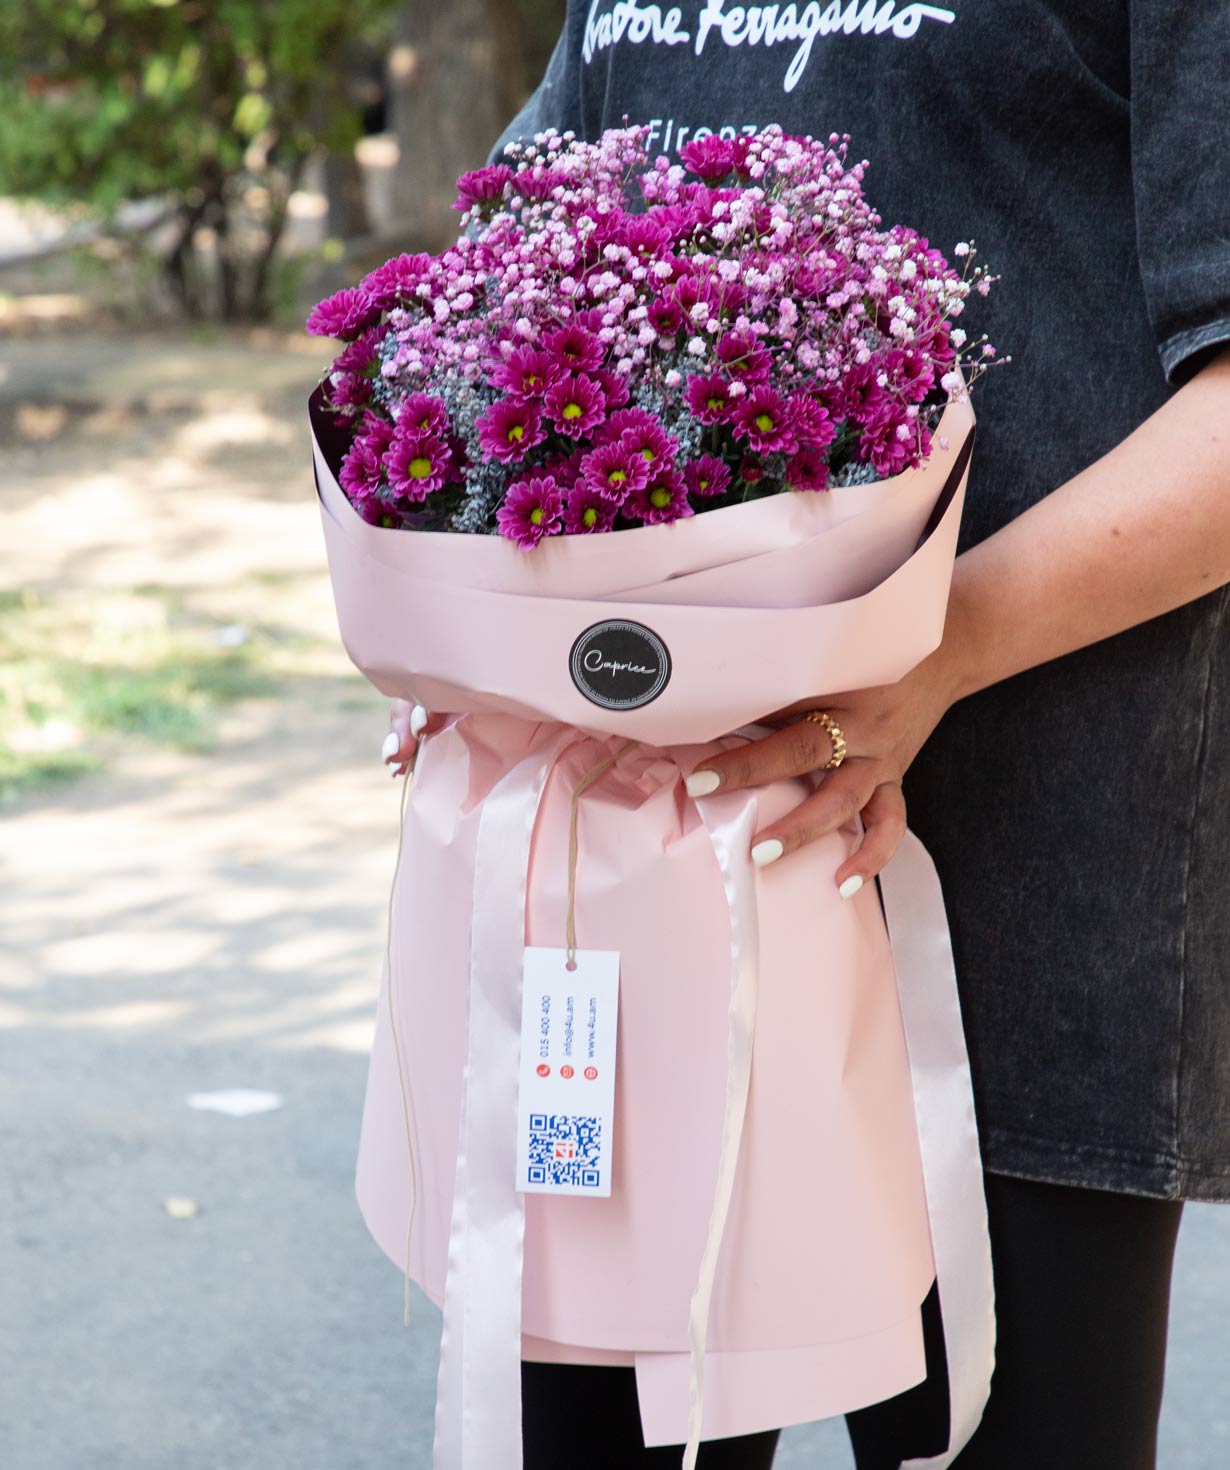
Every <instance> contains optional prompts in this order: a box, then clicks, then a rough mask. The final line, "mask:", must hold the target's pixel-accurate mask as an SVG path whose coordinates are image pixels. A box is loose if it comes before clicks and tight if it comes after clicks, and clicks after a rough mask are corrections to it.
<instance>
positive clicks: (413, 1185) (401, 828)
mask: <svg viewBox="0 0 1230 1470" xmlns="http://www.w3.org/2000/svg"><path fill="white" fill-rule="evenodd" d="M413 769H414V767H413V763H411V764H410V765H408V766H407V767H406V770H405V772H404V774H403V776H402V785H401V820H400V822H399V824H398V828H397V861H396V862H395V863H394V864H393V881H392V883H391V884H390V885H389V918H388V923H387V924H386V926H385V933H384V963H385V971H386V973H387V975H388V977H389V1029H390V1030H391V1031H392V1033H393V1054H394V1055H395V1056H396V1058H397V1080H398V1081H399V1082H400V1083H401V1105H402V1114H403V1116H404V1118H405V1120H406V1148H407V1149H408V1150H409V1152H410V1218H409V1220H407V1222H406V1307H405V1315H404V1316H403V1317H402V1326H403V1327H408V1326H409V1325H410V1232H411V1231H412V1230H413V1229H414V1211H415V1207H416V1205H417V1204H418V1202H419V1180H418V1173H417V1170H416V1166H415V1162H414V1138H413V1134H412V1132H411V1129H410V1095H409V1093H408V1092H407V1090H406V1074H405V1071H404V1069H403V1067H402V1060H401V1043H400V1042H399V1041H398V1039H397V1006H396V1005H395V1004H394V999H393V961H392V947H393V895H394V894H395V893H396V892H397V874H398V872H399V870H400V868H401V849H402V843H403V842H404V840H405V835H406V793H407V792H408V791H409V790H410V775H411V772H412V771H413Z"/></svg>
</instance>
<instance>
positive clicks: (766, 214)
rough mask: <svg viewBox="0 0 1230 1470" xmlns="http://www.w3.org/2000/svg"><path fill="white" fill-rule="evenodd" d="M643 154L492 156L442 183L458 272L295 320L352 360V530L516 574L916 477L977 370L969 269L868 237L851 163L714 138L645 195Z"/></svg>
mask: <svg viewBox="0 0 1230 1470" xmlns="http://www.w3.org/2000/svg"><path fill="white" fill-rule="evenodd" d="M647 132H648V129H644V128H642V129H627V130H623V131H614V132H608V133H606V134H604V135H603V137H602V139H601V141H600V142H599V143H597V144H585V143H578V142H576V141H575V140H573V139H571V138H570V135H567V134H565V135H563V136H559V135H552V136H550V137H548V138H547V139H545V140H544V142H543V143H542V144H540V145H530V146H521V145H516V144H514V145H512V147H511V149H510V156H511V157H512V158H513V159H514V161H515V166H514V165H512V164H497V165H494V166H491V167H489V168H485V169H480V170H478V171H477V172H475V173H471V174H466V175H465V176H464V177H463V178H462V179H461V180H460V189H461V199H460V201H459V202H460V204H461V205H462V206H463V207H464V211H465V212H464V215H463V224H464V225H465V226H466V227H467V229H468V231H469V233H467V234H465V235H463V237H462V238H461V240H460V241H459V242H458V244H457V245H456V246H454V247H453V248H452V249H450V250H447V251H445V252H444V253H443V254H442V255H439V256H429V255H416V256H410V255H402V256H399V257H397V258H396V259H395V260H390V261H389V262H388V263H387V264H385V265H383V266H381V267H380V268H379V269H378V270H376V271H374V272H373V273H372V274H371V275H370V276H368V277H367V279H366V280H365V281H363V282H362V283H361V284H360V285H359V286H358V287H356V288H354V289H351V290H345V291H341V292H339V293H338V294H337V295H336V296H333V297H330V298H329V299H328V300H327V301H323V302H321V303H320V305H319V306H318V307H317V308H316V309H315V311H313V313H312V315H311V317H310V318H309V320H308V330H309V331H312V332H317V333H321V334H323V335H325V336H329V337H341V338H345V339H347V340H348V341H349V345H348V346H347V348H346V349H345V351H344V352H343V353H342V354H341V356H340V357H339V358H338V359H337V361H336V362H335V363H334V365H333V369H332V371H331V373H330V375H329V379H328V387H327V392H326V400H327V402H328V404H329V406H330V407H332V408H333V410H334V412H335V414H336V416H337V421H338V422H339V424H340V425H341V426H343V427H347V428H350V429H351V430H352V431H353V435H354V437H353V441H352V443H351V446H350V448H349V450H348V451H347V453H346V455H345V457H344V459H343V461H342V464H341V474H340V481H341V485H342V488H343V489H344V490H345V491H346V493H347V496H348V497H349V498H350V500H351V501H352V503H353V504H354V506H355V507H356V509H357V510H358V511H359V513H360V514H361V515H362V516H363V518H364V519H365V520H367V521H370V522H371V523H372V524H375V525H379V526H385V527H400V528H403V529H413V530H436V531H460V532H484V531H499V533H500V534H502V535H504V536H507V537H509V538H510V539H512V540H513V541H514V542H515V543H516V544H517V545H518V546H519V547H521V548H522V550H527V551H528V550H530V549H532V548H533V547H535V546H537V545H539V543H540V542H542V541H543V540H544V539H546V538H548V537H553V536H558V535H561V534H569V535H584V534H594V533H598V532H605V531H611V530H616V529H621V528H628V527H633V526H638V525H658V524H669V523H671V522H674V521H678V520H680V519H681V518H683V517H686V516H691V515H693V514H695V513H696V512H697V511H699V510H713V509H718V508H720V507H723V506H729V505H731V504H735V503H744V502H746V501H748V500H755V499H759V498H760V497H762V496H765V495H771V494H774V493H778V492H781V491H783V490H798V491H807V492H817V491H823V490H827V489H829V488H830V486H833V485H850V484H865V483H867V482H868V481H871V480H880V479H886V478H889V477H891V476H893V475H897V474H900V473H901V472H902V471H903V470H906V469H910V468H912V467H913V466H915V465H917V464H919V463H920V462H921V461H922V460H924V459H925V458H926V456H927V453H928V451H929V449H930V445H931V439H932V430H933V428H934V425H935V422H936V421H937V420H938V417H939V412H940V407H941V406H942V403H943V401H944V400H945V399H946V398H947V397H948V396H949V395H950V394H954V393H964V392H965V391H966V390H967V387H968V385H969V384H970V383H971V382H972V380H973V378H974V377H976V376H977V374H978V373H979V371H981V369H982V366H983V361H984V359H986V358H987V357H990V356H992V355H993V353H994V349H993V348H992V347H991V346H990V344H989V343H987V342H986V341H985V339H980V340H979V342H978V343H976V344H975V345H976V347H977V349H978V350H977V352H967V353H966V354H965V357H964V359H962V354H961V349H962V348H964V347H965V346H966V338H965V333H964V332H963V330H961V329H960V328H957V327H954V325H953V321H954V319H955V318H957V317H958V316H960V314H961V312H962V310H963V308H964V305H965V301H966V299H967V297H968V296H969V294H970V292H971V290H979V291H983V292H985V291H986V290H987V289H988V288H989V285H990V279H991V278H989V277H988V276H987V275H986V273H985V271H983V270H982V269H981V268H975V269H973V270H971V269H970V268H969V267H970V261H971V257H972V255H973V253H974V252H973V251H972V249H971V247H970V246H969V245H959V246H958V247H957V250H958V252H960V253H961V254H962V255H964V257H965V262H966V269H965V270H964V271H963V272H962V273H960V274H958V273H957V272H956V271H954V270H952V269H950V268H949V267H948V265H947V264H946V262H945V261H944V259H943V257H942V256H941V255H940V253H939V252H938V251H937V250H933V249H931V248H930V247H929V245H928V242H927V241H926V240H925V239H920V238H919V236H918V235H917V234H915V233H914V232H913V231H911V230H907V229H903V228H900V227H897V228H894V229H891V230H887V231H881V230H880V229H879V225H880V220H879V218H878V216H876V215H875V214H874V213H873V211H872V210H871V208H870V207H869V205H868V204H867V203H866V201H865V200H864V198H863V193H862V179H863V172H864V167H865V166H864V165H863V164H861V163H860V164H855V165H853V166H847V161H846V151H847V147H848V142H847V140H844V139H843V140H840V141H839V140H838V139H837V138H835V137H834V138H832V139H831V140H830V144H829V145H828V146H822V145H820V144H817V143H814V142H812V141H811V140H810V139H797V138H791V137H788V136H786V135H785V134H783V133H781V132H780V131H778V130H768V131H767V132H766V133H764V134H762V135H759V136H757V137H751V138H749V137H746V136H744V137H740V138H738V139H735V140H732V141H726V140H724V139H721V138H717V137H709V138H705V139H703V140H702V141H701V142H699V143H696V142H693V143H690V144H688V146H687V147H686V148H685V149H684V152H683V163H682V164H675V165H672V164H671V163H670V162H669V160H668V159H666V158H659V159H657V161H656V162H655V164H654V165H653V167H652V168H651V169H648V171H647V166H648V162H649V161H648V159H647V158H646V156H645V155H644V153H643V151H642V150H643V142H644V138H645V135H646V134H647ZM833 144H836V145H837V146H836V147H834V146H832V145H833ZM962 365H964V367H965V373H964V376H963V374H962V371H961V368H962ZM937 390H938V392H937Z"/></svg>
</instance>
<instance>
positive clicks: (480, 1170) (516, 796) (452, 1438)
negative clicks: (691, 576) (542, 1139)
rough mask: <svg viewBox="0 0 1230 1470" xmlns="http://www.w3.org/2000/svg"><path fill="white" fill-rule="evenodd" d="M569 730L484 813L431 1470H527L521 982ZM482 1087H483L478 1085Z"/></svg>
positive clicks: (517, 769)
mask: <svg viewBox="0 0 1230 1470" xmlns="http://www.w3.org/2000/svg"><path fill="white" fill-rule="evenodd" d="M580 738H582V737H581V736H580V735H579V733H578V732H577V731H576V730H572V729H565V730H564V731H563V732H562V733H561V734H559V735H557V736H556V738H555V739H553V740H551V741H550V742H549V743H547V744H545V745H543V746H541V747H540V748H539V749H538V750H536V751H535V752H534V753H533V754H531V755H528V756H526V757H525V759H524V760H522V761H521V762H520V763H519V764H518V765H516V766H514V767H513V769H512V770H511V771H509V772H508V773H507V774H506V775H505V776H503V777H502V778H501V780H500V781H499V783H498V784H497V785H496V786H495V788H494V790H493V791H492V792H491V794H490V795H489V796H488V797H487V799H486V800H485V801H484V803H483V809H482V814H481V816H480V818H479V828H478V851H477V857H476V862H475V870H474V908H473V917H472V921H471V926H470V1008H469V1026H468V1035H467V1042H466V1063H465V1072H464V1077H463V1082H462V1101H461V1128H460V1134H459V1138H458V1148H457V1172H456V1176H455V1182H454V1188H453V1213H452V1221H451V1224H450V1228H449V1240H448V1272H447V1276H446V1278H445V1287H444V1326H443V1330H442V1333H441V1337H440V1370H439V1379H438V1384H437V1396H436V1423H435V1443H434V1447H433V1452H432V1455H433V1458H432V1464H433V1466H434V1470H462V1467H463V1466H464V1470H521V1465H522V1440H521V1271H522V1248H523V1245H524V1239H525V1200H524V1197H523V1195H522V1194H521V1193H520V1192H519V1191H518V1189H517V1187H516V1123H517V1090H518V1086H519V1078H520V1072H519V1060H520V1051H521V980H522V973H523V965H524V956H525V900H526V883H527V874H528V869H529V860H530V844H531V840H532V838H533V833H534V825H535V821H536V819H537V816H538V807H539V803H540V802H541V800H542V793H543V789H544V788H545V786H546V782H547V777H548V776H549V774H550V772H551V769H552V767H553V766H554V765H555V763H556V761H557V760H558V759H559V757H560V756H561V755H562V754H563V752H564V750H565V749H567V747H568V746H569V745H571V744H572V743H573V742H574V741H575V740H577V739H580ZM475 1078H481V1079H482V1085H481V1086H473V1085H472V1083H473V1082H474V1079H475Z"/></svg>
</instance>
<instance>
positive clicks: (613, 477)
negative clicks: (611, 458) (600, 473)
mask: <svg viewBox="0 0 1230 1470" xmlns="http://www.w3.org/2000/svg"><path fill="white" fill-rule="evenodd" d="M627 478H628V472H627V470H612V471H611V473H610V474H609V475H608V476H607V477H606V482H607V484H608V485H622V484H623V482H624V481H625V480H626V479H627ZM591 508H592V507H591Z"/></svg>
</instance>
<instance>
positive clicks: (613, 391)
mask: <svg viewBox="0 0 1230 1470" xmlns="http://www.w3.org/2000/svg"><path fill="white" fill-rule="evenodd" d="M590 376H591V377H592V378H593V379H594V381H595V382H596V383H597V384H598V386H599V388H601V389H602V396H603V397H604V398H605V399H606V411H607V412H608V413H613V412H614V411H615V410H616V409H619V408H622V407H623V406H624V404H625V403H627V402H628V400H629V399H630V398H631V397H632V392H631V390H630V389H629V387H628V380H627V378H626V377H625V376H624V375H623V373H617V372H612V371H611V369H610V368H597V369H596V370H595V371H594V372H593V373H591V374H590Z"/></svg>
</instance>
